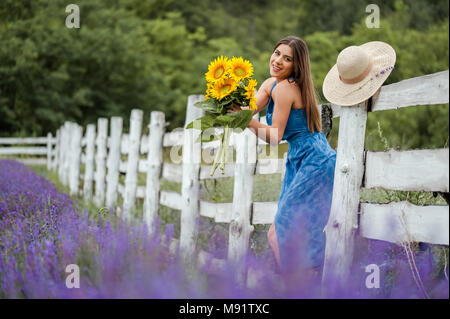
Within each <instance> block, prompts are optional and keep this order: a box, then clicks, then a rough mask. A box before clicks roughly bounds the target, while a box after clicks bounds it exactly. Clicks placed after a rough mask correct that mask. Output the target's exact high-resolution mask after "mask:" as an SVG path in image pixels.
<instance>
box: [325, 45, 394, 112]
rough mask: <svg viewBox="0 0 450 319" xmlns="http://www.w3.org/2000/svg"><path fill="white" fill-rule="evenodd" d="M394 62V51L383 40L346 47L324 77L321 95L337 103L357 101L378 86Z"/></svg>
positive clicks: (373, 92)
mask: <svg viewBox="0 0 450 319" xmlns="http://www.w3.org/2000/svg"><path fill="white" fill-rule="evenodd" d="M394 64H395V51H394V49H393V48H392V47H391V46H390V45H389V44H387V43H384V42H380V41H373V42H367V43H365V44H363V45H360V46H350V47H347V48H345V49H344V50H342V51H341V53H339V55H338V57H337V61H336V64H335V65H334V66H333V67H332V68H331V70H330V71H329V72H328V74H327V76H326V77H325V80H324V82H323V86H322V90H323V94H324V96H325V98H326V99H327V100H328V101H330V102H332V103H334V104H338V105H345V106H348V105H355V104H358V103H361V102H363V101H365V100H367V99H368V98H369V97H371V96H372V95H374V94H375V92H376V91H377V90H378V89H379V88H380V87H381V85H382V84H383V82H384V81H386V79H387V77H388V76H389V74H390V73H391V71H392V69H393V68H394Z"/></svg>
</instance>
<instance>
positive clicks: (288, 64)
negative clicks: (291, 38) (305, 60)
mask: <svg viewBox="0 0 450 319" xmlns="http://www.w3.org/2000/svg"><path fill="white" fill-rule="evenodd" d="M293 70H294V55H293V50H292V48H291V47H290V46H289V45H287V44H280V45H279V46H278V47H277V48H276V49H275V51H273V53H272V56H271V57H270V75H271V76H273V77H276V78H278V79H280V80H283V79H285V78H288V77H289V76H290V75H291V73H292V71H293Z"/></svg>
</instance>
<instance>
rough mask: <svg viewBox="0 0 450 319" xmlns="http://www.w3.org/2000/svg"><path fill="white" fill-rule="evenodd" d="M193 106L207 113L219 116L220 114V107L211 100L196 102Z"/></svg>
mask: <svg viewBox="0 0 450 319" xmlns="http://www.w3.org/2000/svg"><path fill="white" fill-rule="evenodd" d="M194 106H195V107H198V108H200V109H202V110H204V111H205V112H207V113H212V114H220V112H221V108H220V106H219V105H217V104H216V102H214V100H212V99H208V100H206V101H201V102H197V103H195V104H194Z"/></svg>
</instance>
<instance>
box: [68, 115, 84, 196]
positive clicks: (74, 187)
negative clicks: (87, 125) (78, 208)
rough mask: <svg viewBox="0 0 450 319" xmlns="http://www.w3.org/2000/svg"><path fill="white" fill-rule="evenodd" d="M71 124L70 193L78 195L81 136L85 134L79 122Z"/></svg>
mask: <svg viewBox="0 0 450 319" xmlns="http://www.w3.org/2000/svg"><path fill="white" fill-rule="evenodd" d="M71 126H72V127H71V143H70V148H71V154H70V172H69V174H70V175H69V189H70V195H78V194H79V185H80V158H81V137H82V135H83V128H82V127H81V126H79V125H78V124H77V123H72V125H71Z"/></svg>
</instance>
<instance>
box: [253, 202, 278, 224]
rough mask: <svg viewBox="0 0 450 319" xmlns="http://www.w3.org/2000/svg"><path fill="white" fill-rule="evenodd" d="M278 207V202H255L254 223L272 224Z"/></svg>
mask: <svg viewBox="0 0 450 319" xmlns="http://www.w3.org/2000/svg"><path fill="white" fill-rule="evenodd" d="M277 209H278V202H254V203H253V220H252V224H253V225H256V224H272V223H273V221H274V220H275V215H276V213H277Z"/></svg>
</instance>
